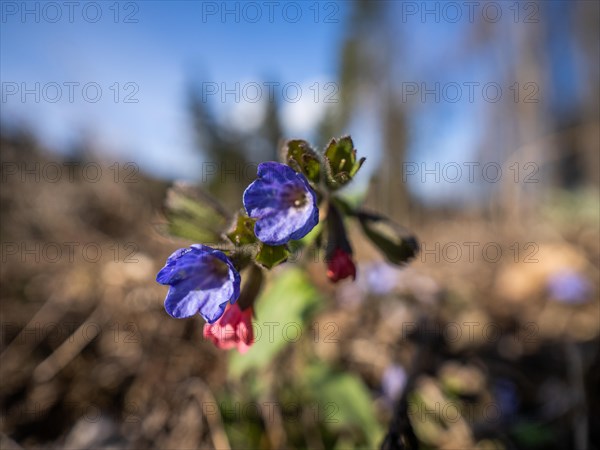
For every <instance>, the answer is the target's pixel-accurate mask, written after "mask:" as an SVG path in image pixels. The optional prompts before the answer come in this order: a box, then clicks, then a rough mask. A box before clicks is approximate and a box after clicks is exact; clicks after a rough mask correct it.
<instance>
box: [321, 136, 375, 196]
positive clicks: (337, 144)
mask: <svg viewBox="0 0 600 450" xmlns="http://www.w3.org/2000/svg"><path fill="white" fill-rule="evenodd" d="M365 160H366V158H361V159H359V160H358V161H357V160H356V149H355V148H354V143H353V142H352V138H351V137H350V136H344V137H342V138H341V139H339V140H336V139H332V140H331V142H329V145H328V146H327V148H326V149H325V170H326V181H327V184H328V186H329V187H330V188H331V189H339V188H341V187H342V186H344V185H346V184H347V183H349V182H350V181H352V178H353V177H354V176H355V175H356V173H357V172H358V170H359V169H360V167H361V166H362V165H363V163H364V162H365Z"/></svg>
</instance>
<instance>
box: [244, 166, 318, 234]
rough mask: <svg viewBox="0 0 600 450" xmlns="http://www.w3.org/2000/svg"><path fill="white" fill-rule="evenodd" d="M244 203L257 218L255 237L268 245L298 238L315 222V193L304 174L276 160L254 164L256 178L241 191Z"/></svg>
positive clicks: (316, 218)
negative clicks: (256, 168) (256, 165)
mask: <svg viewBox="0 0 600 450" xmlns="http://www.w3.org/2000/svg"><path fill="white" fill-rule="evenodd" d="M244 207H245V208H246V212H247V213H248V215H249V216H250V217H252V218H256V219H258V220H257V221H256V224H255V225H254V233H255V234H256V237H257V238H258V239H259V240H260V241H262V242H264V243H265V244H269V245H282V244H285V243H286V242H288V241H289V240H297V239H301V238H303V237H304V236H306V235H307V234H308V233H309V232H310V230H312V229H313V228H314V227H315V225H316V224H317V223H318V222H319V209H318V208H317V196H316V195H315V193H314V191H313V190H312V188H311V187H310V185H309V184H308V180H307V179H306V177H305V176H304V175H302V174H300V173H297V172H295V171H294V170H293V169H291V168H290V167H288V166H286V165H285V164H280V163H277V162H265V163H262V164H259V165H258V178H257V179H256V180H255V181H253V182H252V183H251V184H250V186H248V187H247V188H246V191H245V192H244Z"/></svg>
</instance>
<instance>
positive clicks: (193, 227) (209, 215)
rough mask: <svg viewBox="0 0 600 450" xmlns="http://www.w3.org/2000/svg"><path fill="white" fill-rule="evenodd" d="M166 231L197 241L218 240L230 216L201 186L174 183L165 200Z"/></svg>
mask: <svg viewBox="0 0 600 450" xmlns="http://www.w3.org/2000/svg"><path fill="white" fill-rule="evenodd" d="M165 215H166V217H167V221H168V223H167V232H168V233H169V234H171V235H172V236H177V237H181V238H184V239H189V240H191V241H194V242H200V243H206V244H209V243H218V242H221V241H222V240H223V233H224V232H225V230H226V229H227V226H228V225H229V223H230V220H231V217H230V216H229V214H228V213H227V212H226V211H225V209H224V208H223V207H222V206H221V205H220V204H219V203H218V202H217V201H216V200H215V199H213V198H212V197H211V196H210V195H209V194H208V193H207V192H206V191H204V190H202V189H201V188H200V187H197V186H193V185H190V184H187V183H175V184H174V185H173V187H171V188H170V189H169V190H168V191H167V199H166V201H165Z"/></svg>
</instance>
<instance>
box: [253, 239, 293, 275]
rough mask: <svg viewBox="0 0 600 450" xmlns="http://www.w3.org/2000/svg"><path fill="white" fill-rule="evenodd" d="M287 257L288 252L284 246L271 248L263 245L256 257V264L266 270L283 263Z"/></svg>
mask: <svg viewBox="0 0 600 450" xmlns="http://www.w3.org/2000/svg"><path fill="white" fill-rule="evenodd" d="M288 255H289V252H288V250H287V248H286V246H285V245H276V246H272V245H267V244H264V243H263V244H262V245H261V247H260V250H259V252H258V255H256V262H257V263H258V264H260V265H261V266H263V267H265V268H267V269H272V268H273V267H275V266H277V265H279V264H281V263H282V262H285V261H286V260H287V259H288Z"/></svg>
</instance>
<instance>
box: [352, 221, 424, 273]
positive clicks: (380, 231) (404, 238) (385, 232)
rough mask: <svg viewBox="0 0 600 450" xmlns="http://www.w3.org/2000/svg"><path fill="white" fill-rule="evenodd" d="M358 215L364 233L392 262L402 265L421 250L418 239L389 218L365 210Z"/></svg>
mask: <svg viewBox="0 0 600 450" xmlns="http://www.w3.org/2000/svg"><path fill="white" fill-rule="evenodd" d="M356 216H357V217H358V220H359V222H360V225H361V227H362V229H363V231H364V233H365V234H366V235H367V237H368V238H369V239H371V241H372V242H373V244H375V245H376V246H377V247H378V248H379V250H381V252H383V254H384V255H385V257H386V258H387V259H388V261H389V262H391V263H392V264H397V265H402V264H404V263H406V262H407V261H409V260H410V259H412V258H414V257H415V255H416V254H417V252H418V251H419V243H418V242H417V239H416V238H415V237H414V236H412V235H411V234H409V233H408V231H407V230H406V229H405V228H404V227H402V226H400V225H398V224H396V223H394V222H392V221H391V220H389V219H388V218H386V217H383V216H380V215H377V214H370V213H367V212H364V211H359V212H357V213H356Z"/></svg>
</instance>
